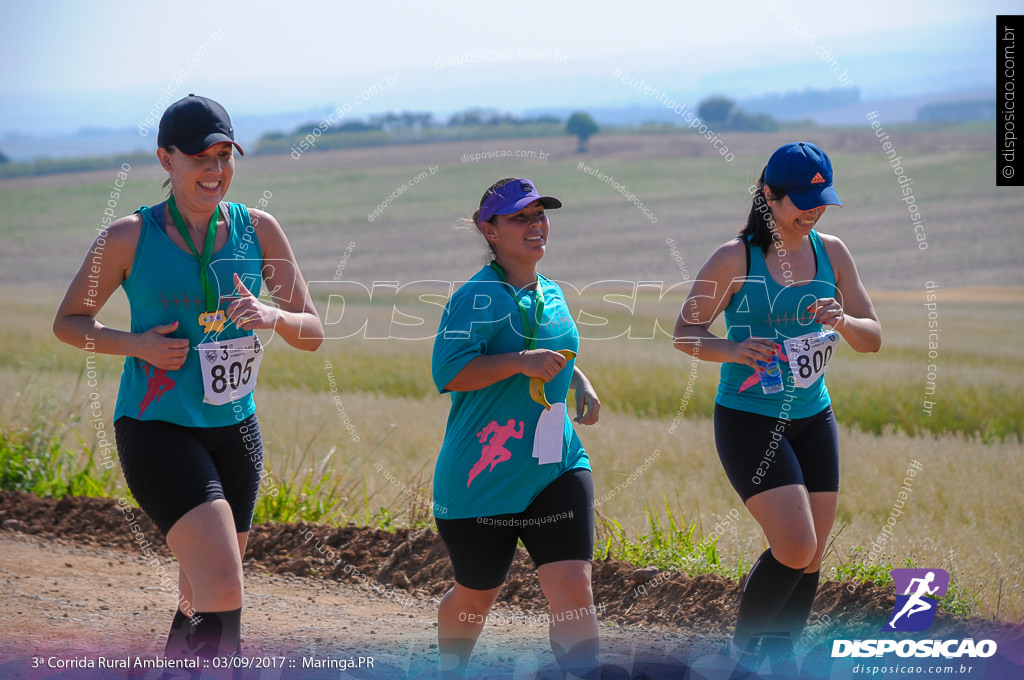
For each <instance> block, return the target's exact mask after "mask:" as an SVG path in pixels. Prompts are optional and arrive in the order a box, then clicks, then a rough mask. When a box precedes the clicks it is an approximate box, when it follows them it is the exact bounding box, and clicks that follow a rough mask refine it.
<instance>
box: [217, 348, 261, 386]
mask: <svg viewBox="0 0 1024 680" xmlns="http://www.w3.org/2000/svg"><path fill="white" fill-rule="evenodd" d="M255 360H256V357H249V358H248V359H246V360H245V367H244V368H243V366H242V362H240V361H232V362H231V363H230V364H229V365H228V367H227V368H224V364H214V365H213V368H212V369H210V376H211V377H212V378H213V380H212V381H211V382H212V384H211V385H210V389H212V390H213V391H214V392H216V393H217V394H220V393H221V392H223V391H224V390H226V389H228V387H230V388H231V389H233V390H237V389H238V388H239V387H241V386H242V385H247V384H249V380H250V379H251V378H252V362H253V361H255Z"/></svg>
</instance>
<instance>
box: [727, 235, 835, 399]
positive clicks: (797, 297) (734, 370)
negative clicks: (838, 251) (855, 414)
mask: <svg viewBox="0 0 1024 680" xmlns="http://www.w3.org/2000/svg"><path fill="white" fill-rule="evenodd" d="M810 239H811V246H812V247H813V248H814V261H815V268H816V273H815V276H814V279H813V280H812V281H797V282H796V283H794V284H793V285H791V286H783V285H781V284H779V283H777V282H776V281H775V279H773V278H772V276H771V274H770V273H769V272H768V265H767V264H766V263H765V261H764V253H763V252H762V251H761V248H759V247H757V246H753V247H749V244H748V252H749V253H750V271H749V272H747V279H746V281H745V282H744V284H743V287H742V288H740V289H739V290H738V291H737V292H736V294H735V295H733V296H732V299H731V300H730V301H729V305H728V306H727V307H726V308H725V326H726V329H727V331H728V333H727V336H726V337H728V338H729V339H730V340H733V341H735V342H743V341H744V340H746V339H747V338H750V337H759V338H768V339H769V340H774V341H775V342H777V343H778V344H780V345H781V344H782V343H783V341H784V340H787V339H789V338H794V337H797V336H800V335H805V334H807V333H813V332H817V331H820V330H821V324H820V323H817V322H815V321H814V316H813V315H811V314H810V313H808V312H807V309H806V308H807V305H809V304H811V303H812V302H814V301H815V300H817V299H818V298H834V297H836V278H835V274H834V272H833V271H832V262H831V261H830V260H829V258H828V253H827V252H826V251H825V244H824V243H822V241H821V237H820V236H818V233H817V232H816V231H814V230H813V229H812V230H811V233H810ZM779 364H780V366H781V368H782V380H783V385H784V386H785V389H784V390H783V391H782V392H776V393H774V394H764V392H763V391H762V389H761V384H760V381H759V380H757V378H752V376H754V374H755V371H754V369H752V368H750V367H749V366H747V365H745V364H737V363H732V362H726V363H723V364H722V371H721V377H720V379H719V381H718V395H717V396H716V397H715V403H717V404H720V405H722V406H725V407H727V408H732V409H737V410H740V411H750V412H752V413H758V414H760V415H763V416H768V417H770V418H779V417H781V415H782V414H783V413H785V414H787V415H788V417H789V418H793V419H795V418H807V417H809V416H813V415H815V414H817V413H819V412H821V411H822V410H824V409H825V407H827V406H828V405H829V404H830V399H829V396H828V388H827V387H825V376H824V375H822V376H821V377H820V378H818V380H816V381H815V382H814V383H812V384H811V386H810V387H807V388H799V387H796V386H795V385H794V384H793V379H792V372H791V371H790V368H789V363H788V362H787V361H785V360H784V359H782V358H780V359H779ZM751 380H752V381H753V383H752V384H751ZM784 404H785V405H787V406H788V408H783V405H784Z"/></svg>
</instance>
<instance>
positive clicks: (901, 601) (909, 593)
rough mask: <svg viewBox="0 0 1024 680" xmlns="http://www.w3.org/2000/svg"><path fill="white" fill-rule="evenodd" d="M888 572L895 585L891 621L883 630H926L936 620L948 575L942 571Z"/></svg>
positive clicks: (947, 582)
mask: <svg viewBox="0 0 1024 680" xmlns="http://www.w3.org/2000/svg"><path fill="white" fill-rule="evenodd" d="M889 573H890V574H892V580H893V584H894V585H895V586H896V604H894V605H893V608H892V618H890V619H889V623H887V624H885V626H884V627H883V628H882V630H883V631H887V632H891V631H897V630H900V631H904V632H912V631H921V630H925V629H927V628H928V627H929V626H931V625H932V622H933V621H935V611H936V610H937V609H938V608H939V602H938V598H940V597H945V596H946V590H948V589H949V572H948V571H946V570H945V569H893V570H891V571H890V572H889ZM900 593H903V594H902V595H900Z"/></svg>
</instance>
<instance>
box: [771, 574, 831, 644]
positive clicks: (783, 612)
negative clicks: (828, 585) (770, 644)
mask: <svg viewBox="0 0 1024 680" xmlns="http://www.w3.org/2000/svg"><path fill="white" fill-rule="evenodd" d="M819 576H820V572H817V571H815V572H812V573H810V574H807V573H805V574H804V575H803V576H801V577H800V580H799V581H797V584H796V587H794V588H793V592H792V594H790V596H789V600H787V601H786V604H784V605H783V606H782V609H780V610H779V613H778V614H776V615H775V621H774V623H773V624H772V629H773V630H779V631H783V632H785V633H788V634H789V637H790V638H791V640H792V641H793V644H796V642H797V641H798V640H799V638H800V633H802V632H803V629H804V626H806V625H807V617H808V616H810V615H811V608H812V607H813V606H814V595H815V594H816V593H817V592H818V577H819Z"/></svg>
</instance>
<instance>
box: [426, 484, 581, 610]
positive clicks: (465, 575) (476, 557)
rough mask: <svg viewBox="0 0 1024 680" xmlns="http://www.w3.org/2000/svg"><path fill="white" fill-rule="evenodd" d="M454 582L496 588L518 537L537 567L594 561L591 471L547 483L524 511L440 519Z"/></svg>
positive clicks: (465, 585) (438, 527)
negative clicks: (563, 561)
mask: <svg viewBox="0 0 1024 680" xmlns="http://www.w3.org/2000/svg"><path fill="white" fill-rule="evenodd" d="M434 521H436V522H437V533H439V534H440V535H441V540H443V541H444V544H445V547H446V548H448V556H449V557H450V558H451V560H452V568H453V569H454V570H455V582H456V583H458V584H459V585H461V586H464V587H466V588H472V589H474V590H490V589H491V588H497V587H498V586H500V585H501V584H502V583H504V582H505V579H506V578H508V570H509V568H510V567H511V566H512V560H513V559H514V558H515V556H516V546H517V545H518V542H519V539H522V541H523V545H524V546H526V550H527V552H529V553H530V557H531V558H533V563H534V565H536V566H538V567H539V566H541V565H542V564H548V563H549V562H560V561H562V560H584V561H590V560H592V559H593V557H594V481H593V475H592V474H591V472H590V470H587V469H583V468H576V469H573V470H569V471H567V472H565V473H563V474H562V475H560V476H559V477H558V479H556V480H555V481H553V482H551V483H550V484H548V485H547V486H546V487H545V488H544V490H543V491H541V492H540V493H539V494H537V497H536V498H534V499H533V502H532V503H530V505H529V506H527V508H526V509H525V510H523V511H522V512H516V513H511V514H507V515H495V516H493V517H470V518H468V519H440V518H437V517H435V518H434Z"/></svg>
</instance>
